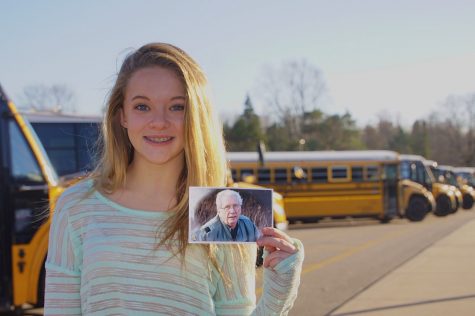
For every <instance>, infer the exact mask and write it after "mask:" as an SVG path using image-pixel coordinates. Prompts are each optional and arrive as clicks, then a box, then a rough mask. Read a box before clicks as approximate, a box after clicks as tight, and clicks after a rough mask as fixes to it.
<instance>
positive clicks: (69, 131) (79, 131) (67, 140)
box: [31, 118, 100, 176]
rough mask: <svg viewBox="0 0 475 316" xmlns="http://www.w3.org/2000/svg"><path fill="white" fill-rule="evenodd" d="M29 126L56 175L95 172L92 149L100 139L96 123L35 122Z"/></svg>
mask: <svg viewBox="0 0 475 316" xmlns="http://www.w3.org/2000/svg"><path fill="white" fill-rule="evenodd" d="M50 119H53V118H50ZM56 120H59V118H56ZM31 125H32V126H33V128H34V129H35V131H36V133H37V134H38V137H39V138H40V139H41V142H42V143H43V145H44V147H45V149H46V151H47V152H48V156H49V157H50V159H51V162H52V163H53V165H54V167H55V169H56V172H57V173H58V174H59V175H61V176H64V175H67V174H71V173H77V172H81V171H90V170H92V169H93V168H94V166H95V164H96V161H95V155H94V148H95V146H96V141H97V139H98V137H99V127H100V124H99V122H94V121H90V122H45V121H38V122H33V123H31Z"/></svg>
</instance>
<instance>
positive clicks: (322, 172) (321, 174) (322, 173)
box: [312, 167, 328, 182]
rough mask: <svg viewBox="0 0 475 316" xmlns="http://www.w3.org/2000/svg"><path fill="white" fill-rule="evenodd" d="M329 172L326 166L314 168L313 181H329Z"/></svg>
mask: <svg viewBox="0 0 475 316" xmlns="http://www.w3.org/2000/svg"><path fill="white" fill-rule="evenodd" d="M327 181H328V172H327V168H326V167H319V168H312V182H327Z"/></svg>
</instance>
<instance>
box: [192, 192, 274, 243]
mask: <svg viewBox="0 0 475 316" xmlns="http://www.w3.org/2000/svg"><path fill="white" fill-rule="evenodd" d="M189 208H190V212H189V216H190V229H189V232H190V233H189V242H190V243H248V242H255V241H256V240H257V239H258V238H259V237H260V235H261V229H262V228H263V227H269V226H273V223H274V219H273V213H272V190H271V189H242V188H228V187H219V188H216V187H215V188H210V187H190V200H189Z"/></svg>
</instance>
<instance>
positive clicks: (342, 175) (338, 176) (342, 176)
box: [331, 166, 349, 181]
mask: <svg viewBox="0 0 475 316" xmlns="http://www.w3.org/2000/svg"><path fill="white" fill-rule="evenodd" d="M331 179H332V180H337V181H342V180H349V175H348V168H347V167H345V166H334V167H331Z"/></svg>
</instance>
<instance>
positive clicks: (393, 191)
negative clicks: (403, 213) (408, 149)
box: [383, 164, 398, 218]
mask: <svg viewBox="0 0 475 316" xmlns="http://www.w3.org/2000/svg"><path fill="white" fill-rule="evenodd" d="M383 183H384V213H385V217H390V218H393V217H396V216H397V214H398V165H397V164H390V165H384V170H383Z"/></svg>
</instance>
